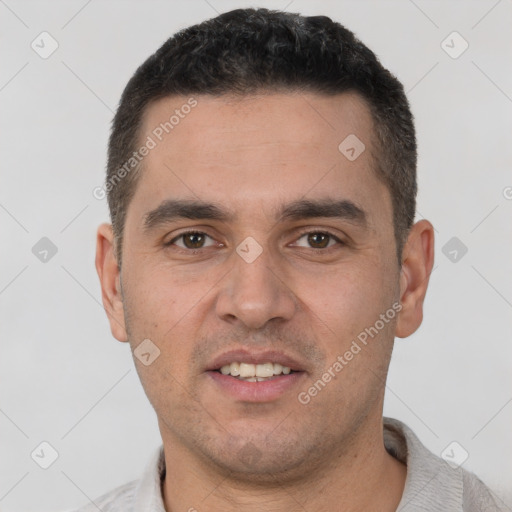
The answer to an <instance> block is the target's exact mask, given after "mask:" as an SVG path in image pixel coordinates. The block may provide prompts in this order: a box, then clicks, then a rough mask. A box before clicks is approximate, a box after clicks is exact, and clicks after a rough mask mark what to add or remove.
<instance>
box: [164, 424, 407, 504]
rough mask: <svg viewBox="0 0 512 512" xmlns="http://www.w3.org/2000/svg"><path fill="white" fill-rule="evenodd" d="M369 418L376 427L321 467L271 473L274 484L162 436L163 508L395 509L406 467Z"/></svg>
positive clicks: (360, 436) (355, 439) (359, 436)
mask: <svg viewBox="0 0 512 512" xmlns="http://www.w3.org/2000/svg"><path fill="white" fill-rule="evenodd" d="M373 423H374V424H375V423H376V425H375V428H372V429H371V431H369V432H366V433H365V435H358V436H357V438H353V439H352V440H351V442H350V448H349V449H348V450H345V451H343V453H342V454H339V453H336V454H333V457H332V458H331V460H329V461H325V463H324V464H323V465H322V466H321V467H314V468H312V467H311V466H309V467H308V468H307V470H306V471H303V474H302V476H300V475H299V476H298V477H296V478H293V479H290V478H285V477H284V476H282V475H274V477H273V481H274V482H275V484H269V483H268V482H267V483H265V484H262V483H258V482H251V481H250V480H249V479H248V478H247V479H241V478H238V477H236V476H234V475H232V474H226V473H225V472H223V471H216V470H215V468H214V467H212V465H211V464H208V463H205V461H204V460H201V459H200V458H199V457H197V456H196V455H195V454H193V453H191V452H190V451H189V450H188V449H186V448H185V447H184V446H183V445H181V444H180V443H179V441H178V440H177V439H173V438H172V437H171V436H169V438H168V439H167V440H166V439H165V438H164V435H163V436H162V437H163V440H164V453H165V462H166V468H167V470H166V478H165V481H164V483H163V488H162V492H163V497H164V503H165V507H166V510H167V512H177V511H181V510H187V511H194V510H196V511H200V512H209V511H212V512H213V511H218V510H224V511H237V510H240V509H243V510H244V511H248V512H256V511H262V510H265V511H269V512H274V511H275V512H277V511H283V510H286V511H287V512H295V511H297V512H299V511H300V512H303V511H304V510H308V511H311V512H313V511H316V510H318V511H319V510H343V511H344V512H356V511H363V510H380V511H382V512H387V511H389V512H394V511H396V509H397V507H398V504H399V502H400V499H401V496H402V493H403V488H404V484H405V477H406V472H407V471H406V467H405V466H404V465H403V464H402V463H401V462H399V461H397V460H396V459H394V458H393V457H392V456H391V455H389V454H388V453H387V451H386V450H385V448H384V441H383V431H382V420H380V422H373ZM165 437H167V436H165ZM166 441H167V442H166Z"/></svg>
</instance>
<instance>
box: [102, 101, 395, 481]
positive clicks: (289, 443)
mask: <svg viewBox="0 0 512 512" xmlns="http://www.w3.org/2000/svg"><path fill="white" fill-rule="evenodd" d="M195 100H196V101H197V105H195V106H194V107H193V108H191V109H183V108H182V106H183V105H185V104H187V102H188V101H189V98H182V97H172V98H165V99H162V100H159V101H157V102H155V103H153V104H152V105H151V106H150V107H149V108H148V110H147V112H146V116H145V119H144V126H143V129H142V132H141V141H143V142H145V141H147V140H148V139H147V137H148V136H150V137H151V138H152V139H153V140H154V142H156V145H155V147H154V148H152V149H151V150H150V151H149V152H148V154H147V155H146V156H145V157H144V160H143V172H142V173H141V175H140V180H139V182H138V184H137V188H136V192H135V195H134V197H133V199H132V200H131V202H130V204H129V207H128V210H127V217H126V225H125V232H124V243H123V249H122V250H123V266H122V271H121V275H120V276H119V281H120V284H121V288H122V310H121V308H119V309H118V310H117V313H116V312H115V311H114V312H113V313H112V315H111V322H112V326H113V327H112V329H113V332H114V334H115V335H116V337H117V338H118V339H120V340H122V341H124V340H125V339H128V340H129V342H130V344H131V346H132V349H134V350H135V349H136V348H137V347H138V346H139V344H140V343H141V342H142V341H143V340H146V339H149V340H151V344H150V345H146V346H145V347H146V348H148V347H149V350H145V351H144V353H146V355H145V356H144V357H145V358H146V360H145V361H144V362H145V363H146V364H143V363H142V362H141V361H140V360H139V359H138V358H137V357H135V358H134V360H135V363H136V366H137V369H138V372H139V375H140V378H141V381H142V384H143V386H144V388H145V391H146V393H147V395H148V397H149V400H150V401H151V403H152V405H153V406H154V408H155V410H156V412H157V415H158V419H159V425H160V429H161V433H162V437H163V440H164V444H166V445H174V446H179V447H181V449H182V450H184V451H186V452H187V453H188V454H189V455H190V456H192V457H196V458H197V459H198V460H201V461H203V462H204V463H205V464H211V465H214V466H215V467H216V468H217V469H219V468H221V469H225V470H226V471H229V472H231V474H233V473H236V474H239V475H244V474H251V475H252V477H254V476H255V475H261V478H264V477H263V475H265V474H268V473H272V474H276V473H281V472H289V474H292V473H293V472H294V471H300V470H303V469H304V467H305V466H306V465H307V467H309V468H312V467H314V465H315V464H316V463H317V462H318V463H320V461H322V460H324V461H325V460H329V459H330V458H332V457H337V456H339V455H341V454H342V453H343V452H344V451H346V447H347V446H349V445H350V442H355V441H354V440H355V439H356V438H357V435H358V433H360V432H363V431H364V429H365V425H368V424H369V423H371V422H372V421H373V422H374V423H375V422H376V424H377V425H380V423H379V421H380V416H381V409H382V400H383V389H384V381H385V377H386V372H387V367H388V363H389V359H390V355H391V350H392V344H393V338H394V335H395V328H396V322H397V319H398V317H399V315H400V314H399V313H398V310H399V309H400V306H399V305H398V301H399V300H400V294H401V291H400V268H399V267H398V264H397V260H396V247H395V239H394V232H393V224H392V204H391V198H390V194H389V192H388V190H387V188H386V187H385V186H384V184H383V183H382V182H381V181H380V180H379V179H378V178H377V176H376V175H375V173H374V171H373V168H374V161H373V155H372V153H374V146H373V143H372V120H371V117H370V114H369V111H368V109H367V107H366V105H365V103H364V102H363V100H361V99H360V98H359V97H358V96H357V95H355V94H342V95H338V96H331V97H327V96H322V95H316V94H269V95H262V96H253V97H249V98H247V97H246V98H243V99H241V100H240V99H233V98H227V97H225V98H213V97H208V96H195ZM176 109H178V110H180V112H184V111H187V112H188V111H189V110H190V112H189V113H187V114H186V115H183V117H182V116H180V120H179V122H178V123H177V124H175V125H174V126H173V128H172V131H171V130H170V133H169V134H166V133H165V131H164V132H163V133H162V134H160V131H161V130H160V131H158V130H157V132H156V133H159V134H160V135H161V139H162V140H161V141H160V140H159V139H158V137H156V136H155V135H154V134H155V129H157V128H158V127H159V126H161V123H165V122H166V121H168V120H169V118H170V116H171V115H172V114H173V113H174V112H175V111H176ZM351 135H355V136H357V138H358V139H359V140H360V141H361V142H362V143H363V144H364V146H365V150H364V151H363V152H362V153H361V154H360V155H359V156H358V157H357V158H355V159H354V158H353V157H354V155H356V156H357V153H358V150H359V149H360V148H361V146H354V143H352V145H350V144H349V148H348V149H347V148H346V147H345V152H343V151H340V149H339V148H338V146H339V145H340V143H342V141H344V140H345V139H346V138H347V137H348V136H351ZM350 140H351V139H349V141H350ZM352 140H354V139H352ZM350 147H354V148H355V151H351V150H350ZM342 148H343V147H342ZM347 155H348V156H350V157H351V158H347ZM119 301H121V297H120V299H119ZM114 324H115V325H114ZM365 333H366V336H365ZM363 340H364V341H363ZM145 343H148V342H145ZM155 347H157V349H158V350H159V351H160V353H159V356H158V357H157V358H156V359H154V361H153V360H152V359H153V357H154V355H155V354H156V353H157V351H156V348H155ZM136 353H137V351H136ZM148 353H150V354H151V355H147V354H148ZM149 362H150V364H147V363H149ZM237 363H238V364H239V366H238V364H237ZM241 363H243V364H241ZM265 363H270V364H265ZM258 364H259V365H261V366H256V365H258ZM253 365H254V366H253ZM283 367H284V369H283ZM288 369H289V373H288ZM254 371H257V372H258V376H260V377H261V378H262V380H258V378H256V379H255V378H251V377H250V376H251V375H252V374H253V372H254ZM283 371H284V373H283ZM240 372H241V373H242V374H243V375H248V376H249V377H247V378H246V379H241V378H240V376H237V373H240ZM274 373H275V375H274ZM271 375H272V376H271ZM254 380H256V381H255V382H254ZM315 390H316V391H315ZM350 440H352V441H350ZM301 468H302V469H301Z"/></svg>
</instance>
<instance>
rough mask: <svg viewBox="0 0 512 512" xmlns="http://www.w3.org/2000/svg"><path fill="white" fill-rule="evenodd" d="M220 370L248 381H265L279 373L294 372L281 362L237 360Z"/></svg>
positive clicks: (224, 373) (223, 373) (287, 373)
mask: <svg viewBox="0 0 512 512" xmlns="http://www.w3.org/2000/svg"><path fill="white" fill-rule="evenodd" d="M218 371H219V372H220V373H222V375H230V376H231V377H236V378H237V379H238V380H245V381H246V382H263V381H266V380H271V379H273V378H274V377H277V376H279V375H289V374H290V373H291V372H292V370H291V369H290V367H288V366H283V365H282V364H280V363H271V362H268V363H263V364H252V363H243V362H242V363H240V362H237V361H233V362H232V363H229V364H225V365H223V366H222V367H221V368H220V369H219V370H218Z"/></svg>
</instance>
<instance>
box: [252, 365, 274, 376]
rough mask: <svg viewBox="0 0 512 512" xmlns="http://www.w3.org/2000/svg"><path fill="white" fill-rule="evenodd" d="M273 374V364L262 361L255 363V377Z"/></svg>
mask: <svg viewBox="0 0 512 512" xmlns="http://www.w3.org/2000/svg"><path fill="white" fill-rule="evenodd" d="M273 375H274V365H273V364H272V363H264V364H257V365H256V377H272V376H273Z"/></svg>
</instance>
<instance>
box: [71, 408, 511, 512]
mask: <svg viewBox="0 0 512 512" xmlns="http://www.w3.org/2000/svg"><path fill="white" fill-rule="evenodd" d="M384 445H385V447H386V450H387V451H388V452H389V453H390V454H391V455H392V456H394V457H395V458H396V459H398V460H399V461H401V462H403V463H404V464H406V465H407V477H406V481H405V487H404V492H403V495H402V499H401V501H400V504H399V505H398V508H397V512H420V511H422V512H500V511H504V510H505V506H503V508H501V507H499V506H498V504H497V500H495V499H494V498H493V495H492V494H491V491H490V490H489V489H488V488H487V487H486V486H485V485H484V484H483V483H482V482H481V481H480V480H479V479H478V478H477V477H476V476H475V475H473V474H471V473H469V472H468V471H466V470H464V469H462V468H461V467H456V468H454V467H452V466H450V465H449V464H448V463H447V462H445V461H444V460H443V459H441V458H439V457H437V456H436V455H434V454H433V453H431V452H430V451H429V450H427V448H425V446H423V444H422V443H421V442H420V440H419V439H418V438H417V437H416V435H415V434H414V433H413V432H412V430H410V429H409V428H408V427H407V426H406V425H404V424H403V423H401V422H400V421H398V420H395V419H391V418H384ZM164 476H165V459H164V452H163V447H162V446H161V447H160V448H159V449H158V450H157V451H156V453H155V454H154V455H153V457H152V459H151V461H150V463H149V464H148V466H147V467H146V470H145V471H144V473H143V475H142V478H141V479H140V480H135V481H133V482H130V483H128V484H125V485H123V486H121V487H118V488H117V489H114V490H113V491H111V492H108V493H107V494H105V495H103V496H101V497H100V498H98V499H97V500H95V503H92V502H91V503H89V504H88V505H86V506H84V507H82V508H80V509H79V510H77V511H76V512H98V509H101V510H102V512H165V507H164V503H163V499H162V481H163V478H164ZM507 509H508V508H507ZM508 510H509V509H508Z"/></svg>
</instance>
